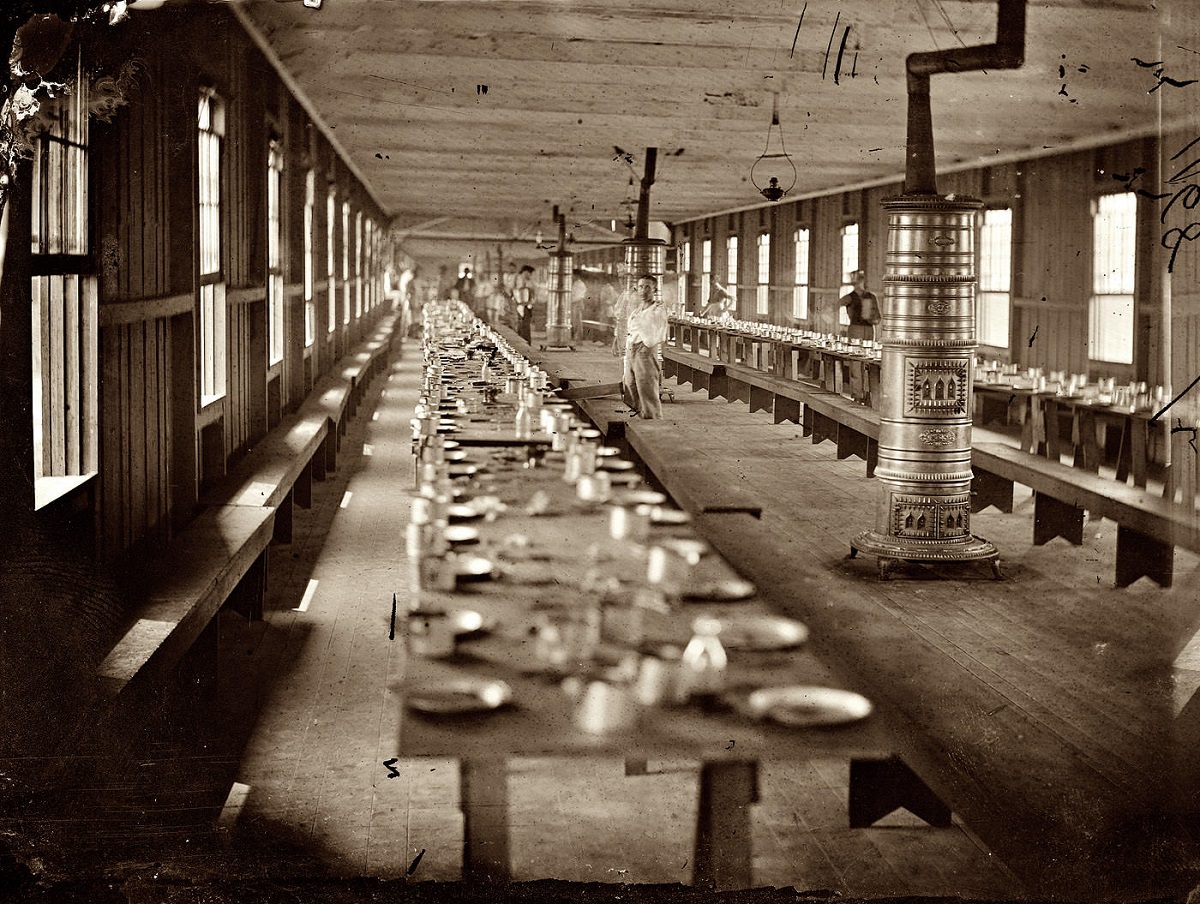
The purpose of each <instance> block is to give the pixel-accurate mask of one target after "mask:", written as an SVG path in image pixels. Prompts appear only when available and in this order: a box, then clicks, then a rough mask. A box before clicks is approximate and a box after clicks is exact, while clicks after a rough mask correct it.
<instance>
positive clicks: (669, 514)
mask: <svg viewBox="0 0 1200 904" xmlns="http://www.w3.org/2000/svg"><path fill="white" fill-rule="evenodd" d="M691 520H692V516H691V515H689V514H688V513H687V512H685V511H684V510H683V509H676V508H664V507H663V506H657V507H656V508H655V509H654V511H653V512H651V513H650V521H651V523H653V524H687V523H688V522H689V521H691Z"/></svg>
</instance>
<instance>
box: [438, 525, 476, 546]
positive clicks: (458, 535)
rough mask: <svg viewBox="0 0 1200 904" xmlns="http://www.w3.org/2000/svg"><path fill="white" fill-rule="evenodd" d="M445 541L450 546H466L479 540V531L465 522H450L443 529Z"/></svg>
mask: <svg viewBox="0 0 1200 904" xmlns="http://www.w3.org/2000/svg"><path fill="white" fill-rule="evenodd" d="M445 535H446V542H447V543H449V544H450V545H451V546H467V545H469V544H471V543H478V542H479V531H478V530H476V529H475V528H473V527H471V526H470V525H467V524H450V525H448V526H447V527H446V531H445Z"/></svg>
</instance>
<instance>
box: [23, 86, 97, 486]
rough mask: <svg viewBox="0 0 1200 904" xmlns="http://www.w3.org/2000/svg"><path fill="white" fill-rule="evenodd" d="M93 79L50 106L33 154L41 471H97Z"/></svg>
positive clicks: (36, 435)
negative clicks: (91, 240)
mask: <svg viewBox="0 0 1200 904" xmlns="http://www.w3.org/2000/svg"><path fill="white" fill-rule="evenodd" d="M87 84H88V83H87V79H86V78H85V77H84V76H83V74H82V70H81V69H80V68H79V67H77V68H76V73H75V78H74V84H73V86H72V90H71V91H70V93H67V92H63V93H61V94H59V95H58V96H57V97H54V98H50V99H48V100H46V101H45V102H44V106H43V110H44V112H45V114H46V130H45V131H44V132H42V134H41V135H39V136H38V141H37V144H36V147H35V151H34V155H33V183H32V194H33V210H32V233H33V247H32V252H33V258H32V261H31V266H32V272H33V276H32V279H31V284H30V287H31V290H32V293H31V294H32V300H33V318H32V319H33V335H32V343H33V349H32V351H33V372H32V384H33V398H32V400H31V401H32V408H33V456H34V457H33V471H34V477H35V478H42V477H65V476H70V475H80V474H90V473H93V472H94V471H96V469H97V449H96V410H97V395H96V386H97V364H96V349H97V332H96V329H97V328H96V297H97V291H96V277H95V276H94V275H93V274H91V272H90V270H91V266H90V263H89V258H88V253H89V251H90V249H89V247H88V207H87V201H88V198H87V184H88V128H87V125H88V123H87V110H88V96H87Z"/></svg>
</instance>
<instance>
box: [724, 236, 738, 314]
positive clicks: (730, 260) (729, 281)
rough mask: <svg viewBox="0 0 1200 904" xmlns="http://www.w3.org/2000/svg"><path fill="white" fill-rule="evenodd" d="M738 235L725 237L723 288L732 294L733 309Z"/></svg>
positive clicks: (736, 297) (735, 293)
mask: <svg viewBox="0 0 1200 904" xmlns="http://www.w3.org/2000/svg"><path fill="white" fill-rule="evenodd" d="M737 287H738V237H737V236H736V235H731V236H729V238H727V239H725V288H726V289H728V290H729V294H730V295H732V296H733V301H734V310H735V311H736V310H737V300H738V291H737Z"/></svg>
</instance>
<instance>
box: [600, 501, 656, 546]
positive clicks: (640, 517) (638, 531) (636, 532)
mask: <svg viewBox="0 0 1200 904" xmlns="http://www.w3.org/2000/svg"><path fill="white" fill-rule="evenodd" d="M653 510H654V508H653V506H649V505H614V506H613V507H612V510H611V512H610V513H609V521H608V532H609V535H610V536H611V537H612V538H613V539H614V540H632V541H633V542H634V543H644V542H645V541H646V538H647V537H648V536H649V535H650V516H651V513H652V512H653Z"/></svg>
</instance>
